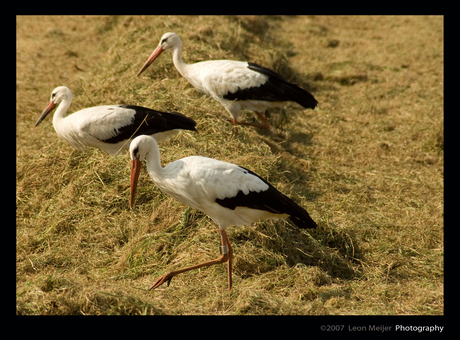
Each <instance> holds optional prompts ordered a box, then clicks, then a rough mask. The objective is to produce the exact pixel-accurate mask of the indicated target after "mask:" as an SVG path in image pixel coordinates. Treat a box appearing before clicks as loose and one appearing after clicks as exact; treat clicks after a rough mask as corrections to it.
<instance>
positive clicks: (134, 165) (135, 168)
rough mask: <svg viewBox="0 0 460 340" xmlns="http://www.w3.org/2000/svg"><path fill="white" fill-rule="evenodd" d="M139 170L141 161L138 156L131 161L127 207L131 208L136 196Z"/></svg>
mask: <svg viewBox="0 0 460 340" xmlns="http://www.w3.org/2000/svg"><path fill="white" fill-rule="evenodd" d="M140 170H141V162H140V160H139V158H136V159H134V160H132V161H131V190H130V197H129V207H130V208H131V209H132V208H133V205H134V199H135V196H136V189H137V180H138V179H139V172H140Z"/></svg>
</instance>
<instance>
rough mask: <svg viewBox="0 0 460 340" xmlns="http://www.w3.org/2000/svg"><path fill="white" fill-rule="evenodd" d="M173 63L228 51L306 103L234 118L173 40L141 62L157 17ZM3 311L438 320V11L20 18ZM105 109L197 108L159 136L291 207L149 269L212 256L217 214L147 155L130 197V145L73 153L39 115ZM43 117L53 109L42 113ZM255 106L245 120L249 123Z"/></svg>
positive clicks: (169, 151)
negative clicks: (56, 103) (12, 293)
mask: <svg viewBox="0 0 460 340" xmlns="http://www.w3.org/2000/svg"><path fill="white" fill-rule="evenodd" d="M169 31H171V32H175V33H177V34H178V35H179V36H180V37H181V38H182V41H183V58H184V61H186V62H188V63H193V62H198V61H203V60H211V59H233V60H246V61H252V62H255V63H258V64H261V65H264V66H266V67H269V68H272V69H274V70H275V71H277V72H279V73H280V74H282V75H283V76H284V77H285V78H287V79H288V80H290V81H292V82H295V83H297V84H299V85H301V86H303V87H304V88H306V89H308V90H310V91H311V92H312V93H313V95H314V96H315V97H316V99H317V100H318V102H319V106H318V107H317V108H316V109H315V110H309V109H303V108H302V107H300V106H299V105H297V104H289V105H287V106H286V107H285V108H283V109H276V110H273V111H271V112H269V113H268V115H269V119H270V122H271V123H272V129H271V130H270V131H269V132H265V131H261V130H259V129H256V128H253V127H244V126H242V127H239V133H238V134H234V133H232V124H231V123H230V121H229V119H230V116H229V115H228V113H227V112H226V111H225V110H224V109H223V108H222V107H221V106H220V105H219V104H218V103H217V102H216V101H214V100H212V99H210V98H208V97H205V96H203V95H202V94H201V93H199V92H198V91H197V90H195V89H194V88H193V87H192V86H191V85H189V84H188V83H187V81H186V80H185V79H184V78H182V77H181V76H180V74H179V73H178V72H177V71H176V69H175V68H174V65H173V64H172V57H171V53H170V52H165V53H163V55H162V56H161V57H160V58H159V59H158V60H157V61H156V62H155V63H154V64H153V65H152V66H151V67H150V68H149V69H148V70H147V71H145V72H144V73H143V74H142V75H141V76H140V77H136V73H137V71H139V69H140V67H141V66H142V65H143V63H144V62H145V60H146V59H147V57H148V56H149V55H150V53H151V52H152V51H153V49H154V48H155V46H156V45H157V44H158V42H159V39H160V37H161V36H162V35H163V34H164V33H166V32H169ZM16 32H17V42H16V47H17V57H16V58H17V64H16V75H17V80H16V94H17V101H16V155H17V158H16V161H17V165H16V314H18V315H38V314H41V315H43V314H46V315H121V314H123V315H126V314H128V315H164V314H169V315H203V314H211V315H270V314H272V315H293V314H295V315H443V314H444V293H443V291H444V244H443V237H444V232H443V211H444V201H443V199H444V196H443V192H444V184H443V181H444V130H443V103H444V93H443V69H444V64H443V60H444V55H443V50H444V47H443V18H442V17H440V16H434V17H426V16H375V17H369V16H358V17H350V16H331V17H330V16H290V17H285V16H269V17H265V16H114V17H112V16H70V17H61V16H53V17H38V16H18V17H17V21H16ZM60 85H65V86H67V87H69V88H70V89H71V90H72V92H73V95H74V97H73V102H72V105H71V107H70V110H69V112H70V113H71V112H74V111H77V110H80V109H82V108H85V107H90V106H97V105H105V104H122V103H126V104H135V105H142V106H146V107H151V108H154V109H158V110H165V111H168V110H170V111H172V110H174V111H178V112H181V113H183V114H185V115H187V116H190V117H191V118H193V119H195V120H196V121H197V123H198V125H197V130H198V133H192V132H183V133H180V134H179V135H178V136H177V137H175V138H174V139H171V140H169V141H167V142H164V143H162V144H161V145H160V147H161V152H162V159H163V163H164V164H167V163H169V162H171V161H173V160H176V159H178V158H181V157H186V156H189V155H202V156H207V157H212V158H217V159H220V160H224V161H229V162H233V163H237V164H239V165H242V166H244V167H247V168H249V169H251V170H253V171H255V172H256V173H258V174H259V175H261V176H262V177H264V178H266V179H268V180H269V181H270V182H271V183H272V184H273V185H274V186H275V187H276V188H278V189H279V190H280V191H282V192H284V193H285V194H287V195H288V196H290V197H292V198H293V199H294V200H295V201H296V202H298V203H299V204H300V205H302V206H303V207H304V208H306V209H307V210H308V211H309V213H310V214H311V216H312V217H313V219H314V220H315V221H317V222H318V225H319V227H318V228H317V229H316V230H308V231H307V230H300V229H298V228H297V227H295V226H294V225H291V224H290V223H289V222H287V221H276V222H275V221H273V222H260V223H257V224H255V225H253V226H246V227H242V228H231V229H229V238H230V242H232V245H233V248H234V255H235V257H234V277H233V280H234V282H233V286H234V287H233V290H232V291H231V292H228V290H227V277H226V266H225V265H220V266H213V267H210V268H204V269H201V270H195V271H191V272H189V273H187V274H183V275H179V276H177V277H175V278H174V279H173V280H172V282H171V285H170V286H169V287H166V285H164V286H162V287H160V288H159V289H157V290H155V291H147V289H148V288H149V287H150V285H151V284H152V283H153V282H154V281H155V280H156V278H157V277H159V276H160V275H162V274H163V273H165V272H166V271H169V270H173V269H179V268H182V267H184V266H188V265H193V264H197V263H200V262H202V261H207V260H210V259H214V258H216V257H217V256H218V246H219V240H220V236H219V232H218V227H217V226H216V225H215V224H214V223H213V222H212V221H211V220H210V218H209V217H207V216H206V215H204V214H202V213H200V212H198V211H195V210H193V209H190V208H188V207H186V206H184V205H182V204H181V203H179V202H177V201H174V200H173V199H172V198H169V197H168V196H166V195H165V194H163V193H161V192H160V191H159V190H158V189H157V188H156V187H155V185H154V184H153V182H152V181H151V179H150V178H149V176H148V174H147V172H146V171H145V168H144V169H143V171H142V172H141V175H140V178H139V187H138V194H137V201H136V205H135V207H134V209H132V210H131V209H130V208H129V184H130V182H129V174H130V170H129V157H128V155H127V154H124V155H121V156H117V157H110V156H109V155H107V154H106V153H104V152H102V151H100V150H96V149H87V150H84V151H76V150H74V149H73V148H72V147H70V146H69V145H67V144H66V143H65V142H63V141H61V140H60V139H59V138H58V136H57V135H56V133H55V131H54V129H53V126H52V119H51V117H48V118H47V119H45V120H44V121H43V122H42V123H41V124H40V126H38V127H37V128H34V124H35V121H36V120H37V118H38V117H39V115H40V113H41V112H42V111H43V109H44V108H45V107H46V105H47V103H48V101H49V96H50V94H51V91H52V90H53V89H54V88H55V87H57V86H60ZM50 116H51V115H50ZM255 118H256V116H255V115H254V114H253V113H252V112H246V113H244V115H243V120H247V121H251V120H254V121H256V119H255Z"/></svg>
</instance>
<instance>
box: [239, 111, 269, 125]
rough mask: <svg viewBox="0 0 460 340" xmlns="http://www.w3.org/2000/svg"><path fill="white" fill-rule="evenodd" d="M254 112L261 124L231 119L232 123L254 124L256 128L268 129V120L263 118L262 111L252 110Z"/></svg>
mask: <svg viewBox="0 0 460 340" xmlns="http://www.w3.org/2000/svg"><path fill="white" fill-rule="evenodd" d="M254 112H255V113H256V115H257V116H259V118H260V119H261V120H262V122H263V124H256V123H246V122H236V120H235V119H233V124H240V125H250V126H255V127H258V128H261V129H269V128H270V123H269V122H268V120H267V118H265V117H264V115H263V114H262V113H260V112H257V111H254ZM235 122H236V123H235Z"/></svg>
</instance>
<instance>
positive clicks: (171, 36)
mask: <svg viewBox="0 0 460 340" xmlns="http://www.w3.org/2000/svg"><path fill="white" fill-rule="evenodd" d="M180 45H182V41H181V40H180V38H179V36H178V35H177V34H175V33H171V32H168V33H165V34H164V35H163V36H162V37H161V39H160V43H159V44H158V46H157V48H156V49H155V50H154V51H153V52H152V54H151V55H150V57H149V58H148V59H147V61H146V62H145V64H144V66H142V68H141V69H140V71H139V72H138V73H137V76H139V75H140V74H141V73H142V72H144V70H145V69H147V67H149V66H150V64H151V63H153V62H154V61H155V59H156V58H158V56H159V55H160V54H161V53H163V51H166V50H169V49H171V48H173V47H174V46H180Z"/></svg>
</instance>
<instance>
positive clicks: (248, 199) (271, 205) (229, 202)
mask: <svg viewBox="0 0 460 340" xmlns="http://www.w3.org/2000/svg"><path fill="white" fill-rule="evenodd" d="M241 168H242V169H244V170H246V171H247V172H248V173H250V174H251V175H254V176H257V177H259V178H260V179H261V180H262V181H263V182H264V183H266V184H267V185H268V189H267V190H265V191H263V192H255V191H251V192H249V193H248V194H247V195H245V194H244V192H242V191H239V192H238V193H237V195H236V196H234V197H226V198H224V199H219V198H217V199H216V203H218V204H220V205H221V206H223V207H226V208H229V209H232V210H235V208H236V207H247V208H251V209H258V210H265V211H269V212H271V213H274V214H288V215H289V219H290V220H291V221H292V222H293V223H294V224H295V225H296V226H298V227H299V228H303V229H305V228H316V226H317V225H316V222H315V221H313V219H312V218H311V217H310V215H309V214H308V212H307V211H306V210H305V209H304V208H302V207H301V206H300V205H298V204H297V203H295V202H294V201H293V200H292V199H290V198H289V197H287V196H286V195H284V194H283V193H281V192H279V191H278V190H276V189H275V187H273V185H271V184H270V183H268V182H267V181H266V180H264V179H263V178H261V177H260V176H258V175H257V174H256V173H254V172H252V171H251V170H249V169H246V168H243V167H241Z"/></svg>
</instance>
